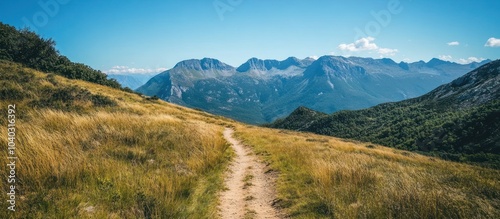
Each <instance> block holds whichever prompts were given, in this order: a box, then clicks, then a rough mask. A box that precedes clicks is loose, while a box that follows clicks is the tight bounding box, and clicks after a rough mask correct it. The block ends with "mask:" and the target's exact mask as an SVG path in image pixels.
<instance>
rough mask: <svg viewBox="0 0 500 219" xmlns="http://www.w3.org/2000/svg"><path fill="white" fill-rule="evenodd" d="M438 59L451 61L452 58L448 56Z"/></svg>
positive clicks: (441, 56)
mask: <svg viewBox="0 0 500 219" xmlns="http://www.w3.org/2000/svg"><path fill="white" fill-rule="evenodd" d="M439 59H441V60H443V61H453V57H451V56H450V55H440V56H439Z"/></svg>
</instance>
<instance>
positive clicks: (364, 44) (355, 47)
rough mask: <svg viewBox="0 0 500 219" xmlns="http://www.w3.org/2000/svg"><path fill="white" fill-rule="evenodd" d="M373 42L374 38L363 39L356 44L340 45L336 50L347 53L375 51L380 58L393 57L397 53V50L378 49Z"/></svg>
mask: <svg viewBox="0 0 500 219" xmlns="http://www.w3.org/2000/svg"><path fill="white" fill-rule="evenodd" d="M373 41H375V38H373V37H365V38H361V39H359V40H356V42H354V43H349V44H345V43H343V44H340V45H339V46H338V48H339V49H340V50H342V51H349V52H359V51H375V52H377V53H378V54H380V56H381V57H385V56H394V55H396V53H397V52H398V50H397V49H389V48H380V47H379V46H377V44H375V43H374V42H373Z"/></svg>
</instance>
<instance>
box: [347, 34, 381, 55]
mask: <svg viewBox="0 0 500 219" xmlns="http://www.w3.org/2000/svg"><path fill="white" fill-rule="evenodd" d="M374 40H375V38H373V37H366V38H361V39H359V40H356V42H354V43H349V44H340V45H339V49H340V50H347V51H350V52H357V51H364V50H376V49H378V46H377V44H375V43H373V41H374Z"/></svg>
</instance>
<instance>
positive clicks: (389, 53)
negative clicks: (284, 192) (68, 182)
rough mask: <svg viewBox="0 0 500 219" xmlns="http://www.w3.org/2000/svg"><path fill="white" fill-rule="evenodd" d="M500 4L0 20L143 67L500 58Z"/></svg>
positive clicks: (170, 2) (105, 4)
mask: <svg viewBox="0 0 500 219" xmlns="http://www.w3.org/2000/svg"><path fill="white" fill-rule="evenodd" d="M499 10H500V1H498V0H483V1H472V0H470V1H461V0H441V1H430V0H429V1H425V0H374V1H362V0H308V1H306V0H286V1H285V0H274V1H271V0H184V1H180V0H175V1H174V0H148V1H144V0H126V1H124V0H106V1H102V0H26V1H2V2H1V3H0V21H2V22H4V23H7V24H10V25H13V26H15V27H18V28H22V27H26V26H28V27H30V28H31V29H32V30H35V31H36V32H37V33H39V34H40V35H42V36H43V37H45V38H53V39H54V40H55V41H56V42H57V49H58V50H59V51H60V52H61V54H63V55H66V56H68V57H69V58H70V59H71V60H73V61H76V62H82V63H85V64H87V65H90V66H92V67H94V68H96V69H99V70H102V71H105V72H137V73H140V72H158V71H161V70H164V69H169V68H172V67H173V66H174V65H175V64H176V63H177V62H179V61H182V60H185V59H191V58H198V59H199V58H203V57H211V58H217V59H219V60H221V61H223V62H225V63H228V64H230V65H233V66H238V65H240V64H242V63H243V62H245V61H246V60H248V59H249V58H251V57H258V58H262V59H278V60H282V59H285V58H287V57H289V56H296V57H298V58H305V57H309V56H322V55H342V56H361V57H373V58H380V57H389V58H392V59H394V60H395V61H409V62H413V61H419V60H424V61H428V60H430V59H431V58H433V57H439V58H441V59H445V60H450V61H454V62H463V63H466V62H470V61H474V60H481V59H498V58H500V26H499V25H498V21H499V20H500V13H498V11H499Z"/></svg>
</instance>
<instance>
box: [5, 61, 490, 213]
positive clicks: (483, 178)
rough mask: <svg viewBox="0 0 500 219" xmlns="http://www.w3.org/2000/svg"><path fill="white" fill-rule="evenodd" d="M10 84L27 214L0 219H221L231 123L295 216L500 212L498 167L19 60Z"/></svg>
mask: <svg viewBox="0 0 500 219" xmlns="http://www.w3.org/2000/svg"><path fill="white" fill-rule="evenodd" d="M0 84H1V85H0V106H1V108H0V115H1V116H0V124H1V126H2V127H4V128H1V129H0V136H3V137H0V142H1V144H2V145H6V144H7V143H8V139H7V130H6V128H5V127H6V126H7V123H8V122H7V116H6V115H7V114H8V112H7V105H8V104H16V117H17V120H16V127H17V135H16V139H17V141H16V143H17V147H16V148H17V149H16V155H17V157H18V160H17V162H18V163H17V169H16V170H17V172H16V177H17V179H18V181H17V182H16V186H17V188H18V190H17V191H16V201H17V202H16V209H17V211H16V212H15V213H10V212H9V211H7V210H2V211H0V218H9V217H12V218H217V217H218V215H217V208H216V206H217V204H218V195H217V194H218V192H219V191H221V190H222V189H224V188H223V181H222V179H223V177H224V174H223V171H224V170H226V167H227V164H228V160H230V158H231V157H232V156H233V155H232V151H231V150H228V144H227V143H226V142H225V141H224V139H223V137H222V134H221V133H222V130H223V129H224V127H227V126H231V127H234V129H235V130H236V134H237V135H236V136H237V137H238V138H239V139H241V140H242V141H244V143H245V144H247V145H249V146H251V147H252V148H253V149H254V151H255V152H256V153H257V154H258V155H259V156H260V157H261V158H262V159H263V160H264V161H265V162H267V163H269V165H270V167H271V168H272V169H273V170H274V171H275V172H276V173H277V174H278V181H277V190H278V198H279V199H278V200H277V201H276V206H278V207H280V208H281V210H282V211H283V212H284V213H285V214H287V215H289V216H290V218H331V217H337V218H443V217H446V218H498V217H500V204H499V203H500V184H499V182H500V171H498V170H492V169H485V168H480V167H475V166H469V165H465V164H459V163H453V162H448V161H442V160H439V159H434V158H429V157H425V156H422V155H417V154H414V153H410V152H404V151H399V150H396V149H391V148H386V147H383V146H379V145H371V144H365V143H360V142H346V141H344V140H341V139H336V138H332V137H325V136H318V135H313V134H304V133H297V132H291V131H279V130H273V129H266V128H260V127H254V126H245V125H243V124H240V123H236V122H234V121H231V120H228V119H225V118H222V117H218V116H213V115H210V114H206V113H204V112H200V111H196V110H191V109H187V108H184V107H179V106H175V105H172V104H169V103H165V102H162V101H157V100H154V99H151V98H145V97H141V96H138V95H136V94H132V93H127V92H123V91H121V90H118V89H112V88H109V87H106V86H101V85H96V84H92V83H88V82H84V81H78V80H70V79H66V78H63V77H59V76H57V75H54V74H45V73H42V72H38V71H35V70H32V69H27V68H24V67H22V66H21V65H19V64H14V63H11V62H5V61H0ZM0 153H1V156H3V157H6V156H7V150H6V149H5V148H4V149H2V150H1V151H0ZM5 162H7V161H6V160H5V161H4V163H5ZM7 171H8V169H7V168H5V167H4V168H0V174H1V175H2V176H7V175H8V173H7ZM0 185H1V187H0V189H1V191H4V192H5V191H8V188H7V187H8V186H9V185H10V184H8V183H7V181H6V180H5V179H4V180H2V182H1V183H0ZM7 206H8V203H7V202H2V204H0V207H1V208H3V209H6V208H7Z"/></svg>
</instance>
